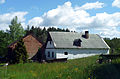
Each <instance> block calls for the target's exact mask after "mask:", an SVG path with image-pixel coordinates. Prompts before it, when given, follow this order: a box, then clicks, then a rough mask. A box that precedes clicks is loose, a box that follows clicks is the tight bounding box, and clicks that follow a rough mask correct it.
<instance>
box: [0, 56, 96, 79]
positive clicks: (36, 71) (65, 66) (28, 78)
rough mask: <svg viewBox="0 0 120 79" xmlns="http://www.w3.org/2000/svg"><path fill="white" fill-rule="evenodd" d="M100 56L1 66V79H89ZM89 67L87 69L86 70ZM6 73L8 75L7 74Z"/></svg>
mask: <svg viewBox="0 0 120 79" xmlns="http://www.w3.org/2000/svg"><path fill="white" fill-rule="evenodd" d="M97 58H98V56H92V57H87V58H80V59H74V60H69V61H68V62H67V63H65V62H62V63H46V64H40V63H26V64H16V65H9V66H8V67H7V72H6V67H0V79H88V77H89V75H90V73H91V69H90V68H89V67H91V65H93V64H95V61H96V59H97ZM86 69H87V70H86ZM5 73H6V75H5Z"/></svg>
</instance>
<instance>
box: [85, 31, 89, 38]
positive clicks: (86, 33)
mask: <svg viewBox="0 0 120 79" xmlns="http://www.w3.org/2000/svg"><path fill="white" fill-rule="evenodd" d="M85 38H86V39H88V38H89V31H85Z"/></svg>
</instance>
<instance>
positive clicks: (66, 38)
mask: <svg viewBox="0 0 120 79" xmlns="http://www.w3.org/2000/svg"><path fill="white" fill-rule="evenodd" d="M50 36H51V38H52V40H53V42H54V43H55V48H109V47H108V45H106V44H105V42H104V41H103V40H102V38H101V37H100V36H99V35H97V34H89V38H88V39H86V38H84V37H82V33H76V32H50ZM75 39H81V40H82V42H81V47H78V46H73V41H74V40H75Z"/></svg>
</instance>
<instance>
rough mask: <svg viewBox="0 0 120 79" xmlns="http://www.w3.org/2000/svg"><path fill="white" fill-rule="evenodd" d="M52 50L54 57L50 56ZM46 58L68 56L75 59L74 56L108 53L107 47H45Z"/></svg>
mask: <svg viewBox="0 0 120 79" xmlns="http://www.w3.org/2000/svg"><path fill="white" fill-rule="evenodd" d="M48 52H50V57H47V56H48ZM52 52H54V58H53V57H52V55H51V53H52ZM64 52H68V55H65V54H64ZM45 53H46V59H55V58H56V59H60V58H68V59H75V58H82V57H87V56H92V55H97V54H102V53H103V54H108V53H109V49H46V50H45Z"/></svg>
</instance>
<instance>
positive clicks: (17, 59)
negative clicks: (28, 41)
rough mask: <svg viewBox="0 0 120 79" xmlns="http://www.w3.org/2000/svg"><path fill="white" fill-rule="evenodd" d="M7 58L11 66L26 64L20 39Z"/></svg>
mask: <svg viewBox="0 0 120 79" xmlns="http://www.w3.org/2000/svg"><path fill="white" fill-rule="evenodd" d="M8 57H10V58H9V61H10V63H13V64H15V63H25V62H27V59H28V55H27V51H26V48H25V45H24V42H23V40H22V39H20V40H19V41H18V42H17V45H16V46H15V49H14V50H13V52H12V53H11V54H10V55H9V56H8Z"/></svg>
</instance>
